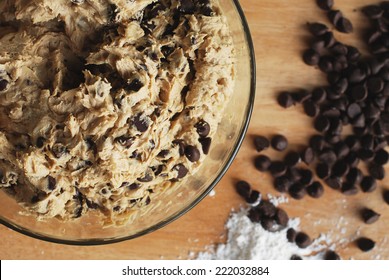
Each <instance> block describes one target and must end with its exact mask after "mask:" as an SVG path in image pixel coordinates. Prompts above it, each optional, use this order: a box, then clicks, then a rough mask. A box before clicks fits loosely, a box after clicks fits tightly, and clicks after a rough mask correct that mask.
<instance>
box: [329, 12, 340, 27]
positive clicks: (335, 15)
mask: <svg viewBox="0 0 389 280" xmlns="http://www.w3.org/2000/svg"><path fill="white" fill-rule="evenodd" d="M327 16H328V19H329V20H330V21H331V23H332V24H333V25H334V26H336V25H337V24H338V22H339V21H340V20H341V19H342V18H343V13H342V12H341V11H339V10H330V11H328V12H327Z"/></svg>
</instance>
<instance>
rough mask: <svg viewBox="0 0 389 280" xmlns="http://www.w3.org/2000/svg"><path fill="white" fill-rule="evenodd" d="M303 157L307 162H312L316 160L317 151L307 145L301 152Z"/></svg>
mask: <svg viewBox="0 0 389 280" xmlns="http://www.w3.org/2000/svg"><path fill="white" fill-rule="evenodd" d="M301 159H302V161H303V162H305V163H306V164H308V165H309V164H311V163H312V162H313V161H314V160H315V153H314V151H313V149H312V148H311V147H307V148H305V149H304V151H303V152H302V153H301Z"/></svg>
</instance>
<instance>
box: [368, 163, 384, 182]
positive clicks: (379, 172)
mask: <svg viewBox="0 0 389 280" xmlns="http://www.w3.org/2000/svg"><path fill="white" fill-rule="evenodd" d="M369 173H370V175H371V176H372V177H373V178H375V179H377V180H382V179H384V178H385V169H384V168H383V166H382V165H379V164H376V163H370V165H369Z"/></svg>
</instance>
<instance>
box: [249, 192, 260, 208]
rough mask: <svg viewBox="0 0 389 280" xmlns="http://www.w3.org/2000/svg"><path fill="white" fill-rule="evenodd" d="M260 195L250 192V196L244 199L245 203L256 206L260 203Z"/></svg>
mask: <svg viewBox="0 0 389 280" xmlns="http://www.w3.org/2000/svg"><path fill="white" fill-rule="evenodd" d="M261 199H262V195H261V193H260V192H259V191H256V190H252V191H251V193H250V195H249V196H248V197H246V202H247V203H249V204H253V205H257V204H258V203H260V202H261Z"/></svg>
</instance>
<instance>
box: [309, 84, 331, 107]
mask: <svg viewBox="0 0 389 280" xmlns="http://www.w3.org/2000/svg"><path fill="white" fill-rule="evenodd" d="M326 99H327V91H326V90H325V89H324V88H322V87H319V88H315V89H314V90H313V91H312V96H311V100H312V101H313V102H315V103H316V104H321V103H323V102H324V101H325V100H326Z"/></svg>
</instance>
